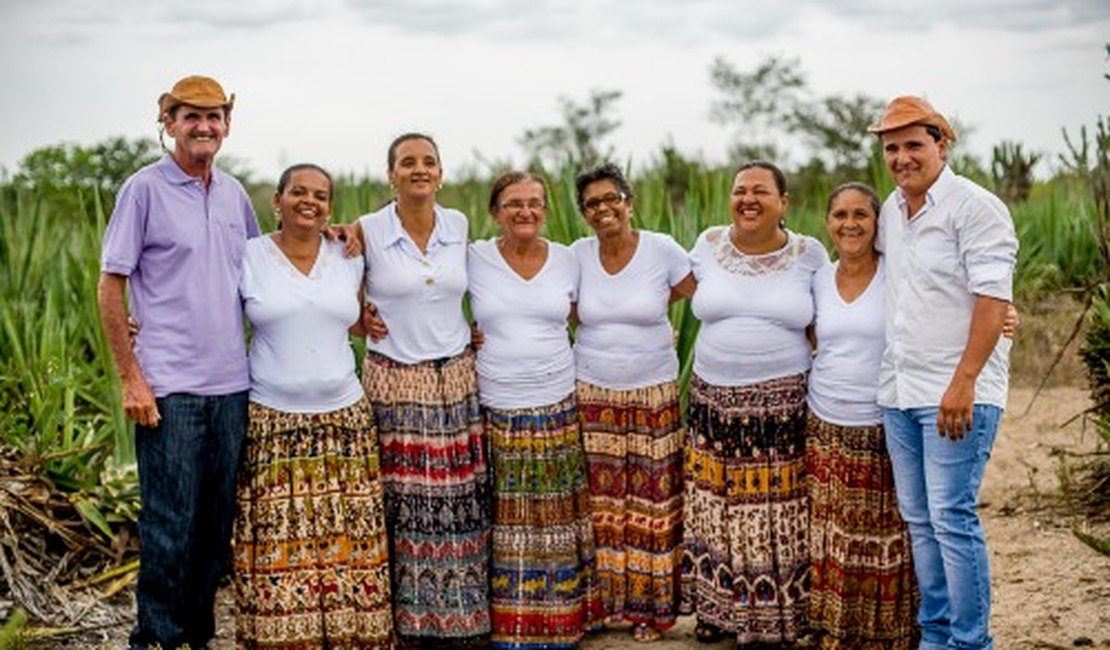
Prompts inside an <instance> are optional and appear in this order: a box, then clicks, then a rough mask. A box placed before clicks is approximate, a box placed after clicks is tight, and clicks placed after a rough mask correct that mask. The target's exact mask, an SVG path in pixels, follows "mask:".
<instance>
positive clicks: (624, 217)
mask: <svg viewBox="0 0 1110 650" xmlns="http://www.w3.org/2000/svg"><path fill="white" fill-rule="evenodd" d="M631 215H632V199H629V198H627V197H625V195H624V193H623V192H621V189H620V188H619V187H617V184H616V183H615V182H613V181H612V180H611V179H608V178H603V179H601V180H598V181H594V182H593V183H590V184H589V185H587V186H586V187H585V188H583V190H582V216H583V217H585V219H586V223H588V224H589V225H590V228H593V230H594V232H595V233H597V235H598V236H599V237H604V236H607V235H617V234H627V233H628V232H629V231H630V230H631V228H632V226H631V225H630V218H631Z"/></svg>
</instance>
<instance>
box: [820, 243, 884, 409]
mask: <svg viewBox="0 0 1110 650" xmlns="http://www.w3.org/2000/svg"><path fill="white" fill-rule="evenodd" d="M836 269H837V264H828V265H826V266H825V267H823V268H821V269H820V270H818V271H817V274H816V275H815V276H814V277H813V298H814V302H815V303H816V306H817V315H816V331H817V355H816V356H815V357H814V358H813V367H812V369H811V370H810V372H809V395H808V402H809V408H810V410H811V411H813V414H814V415H816V416H817V417H819V418H821V419H822V420H824V421H826V422H832V423H833V424H839V425H841V426H849V427H860V426H873V425H876V424H879V423H880V422H882V410H881V409H880V408H879V404H878V397H879V367H880V366H881V365H882V360H883V347H884V345H885V336H884V333H885V331H886V327H885V326H884V320H883V302H884V296H883V292H884V286H885V284H886V263H885V261H884V260H883V258H882V257H880V258H879V266H878V268H877V269H876V270H875V276H874V277H872V278H871V282H870V284H868V285H867V288H866V289H864V291H863V293H861V294H860V295H858V296H856V298H855V300H853V301H851V302H847V301H845V300H844V298H843V296H841V295H840V291H838V290H837V288H836Z"/></svg>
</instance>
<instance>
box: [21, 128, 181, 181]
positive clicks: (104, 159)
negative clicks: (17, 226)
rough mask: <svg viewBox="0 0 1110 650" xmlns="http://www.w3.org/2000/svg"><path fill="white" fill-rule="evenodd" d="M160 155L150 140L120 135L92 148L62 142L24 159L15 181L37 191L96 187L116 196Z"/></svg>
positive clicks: (156, 145)
mask: <svg viewBox="0 0 1110 650" xmlns="http://www.w3.org/2000/svg"><path fill="white" fill-rule="evenodd" d="M158 156H159V151H158V143H157V142H155V141H154V140H152V139H150V138H134V139H131V138H125V137H122V136H117V137H113V138H108V139H106V140H102V141H100V142H98V143H96V144H94V145H92V146H82V145H79V144H74V143H72V142H63V143H61V144H55V145H50V146H46V147H41V148H39V149H35V150H34V151H32V152H31V153H29V154H27V155H26V156H24V157H23V159H22V160H20V161H19V168H18V171H17V172H16V173H15V176H13V177H12V182H13V184H15V185H16V186H19V187H26V188H34V189H37V190H57V189H63V188H70V189H72V188H85V189H92V188H95V189H98V190H103V191H107V192H112V193H114V192H115V191H116V190H118V189H119V186H120V185H122V184H123V181H125V180H127V177H128V176H130V175H131V174H134V173H135V172H136V171H137V170H138V169H139V168H140V167H142V166H144V165H147V164H149V163H152V162H154V161H155V160H157V159H158Z"/></svg>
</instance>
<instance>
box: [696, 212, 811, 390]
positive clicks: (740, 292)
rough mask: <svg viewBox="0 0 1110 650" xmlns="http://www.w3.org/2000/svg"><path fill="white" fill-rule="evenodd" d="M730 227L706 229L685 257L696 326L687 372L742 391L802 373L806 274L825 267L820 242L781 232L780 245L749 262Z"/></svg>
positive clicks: (806, 353) (807, 350)
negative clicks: (693, 289) (698, 323)
mask: <svg viewBox="0 0 1110 650" xmlns="http://www.w3.org/2000/svg"><path fill="white" fill-rule="evenodd" d="M729 229H730V226H715V227H712V228H709V229H707V230H706V231H705V232H703V233H702V234H701V235H700V236H699V237H698V240H697V242H696V243H695V244H694V249H693V251H691V253H690V260H691V263H692V265H693V273H694V277H695V278H697V281H698V290H697V291H696V292H695V293H694V299H693V301H692V303H691V307H692V309H693V312H694V315H695V316H697V317H698V318H699V319H701V329H700V330H699V331H698V336H697V341H696V342H695V344H694V372H695V373H697V375H698V376H699V377H701V378H702V379H703V380H705V381H706V382H708V383H710V384H714V385H717V386H749V385H751V384H757V383H760V382H763V381H767V380H770V379H776V378H779V377H789V376H791V375H796V374H799V373H803V372H806V371H807V370H809V364H810V359H811V355H812V353H811V349H812V348H811V346H810V344H809V340H808V339H807V338H806V327H807V326H808V325H809V324H810V322H812V321H813V291H812V286H813V274H814V273H815V272H816V271H817V269H819V268H821V267H823V266H825V265H826V264H828V262H829V256H828V253H826V252H825V247H824V246H822V245H821V242H819V241H817V240H816V239H814V238H813V237H808V236H806V235H799V234H797V233H794V232H790V231H787V233H786V245H784V246H783V247H782V248H780V249H779V250H776V251H772V252H770V253H766V254H762V255H748V254H746V253H743V252H741V251H740V250H738V249H737V248H736V247H735V246H733V245H732V240H731V238H730V237H729Z"/></svg>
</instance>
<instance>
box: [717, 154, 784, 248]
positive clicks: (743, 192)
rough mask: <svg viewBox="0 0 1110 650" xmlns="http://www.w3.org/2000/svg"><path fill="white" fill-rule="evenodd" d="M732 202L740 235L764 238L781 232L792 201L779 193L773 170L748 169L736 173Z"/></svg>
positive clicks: (735, 224)
mask: <svg viewBox="0 0 1110 650" xmlns="http://www.w3.org/2000/svg"><path fill="white" fill-rule="evenodd" d="M731 203H732V224H733V227H734V229H735V231H736V234H737V236H739V237H742V238H749V237H750V238H755V239H763V238H766V237H770V236H772V235H773V234H774V232H775V231H776V230H778V228H779V223H780V222H781V221H782V216H783V215H784V214H786V206H787V205H788V204H789V200H788V198H787V196H786V195H785V194H783V193H781V192H780V191H779V188H778V185H777V184H776V183H775V175H774V173H773V172H771V170H769V169H764V168H762V167H749V168H747V169H744V170H741V171H740V173H738V174H736V178H735V179H734V180H733V182H732V201H731Z"/></svg>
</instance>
